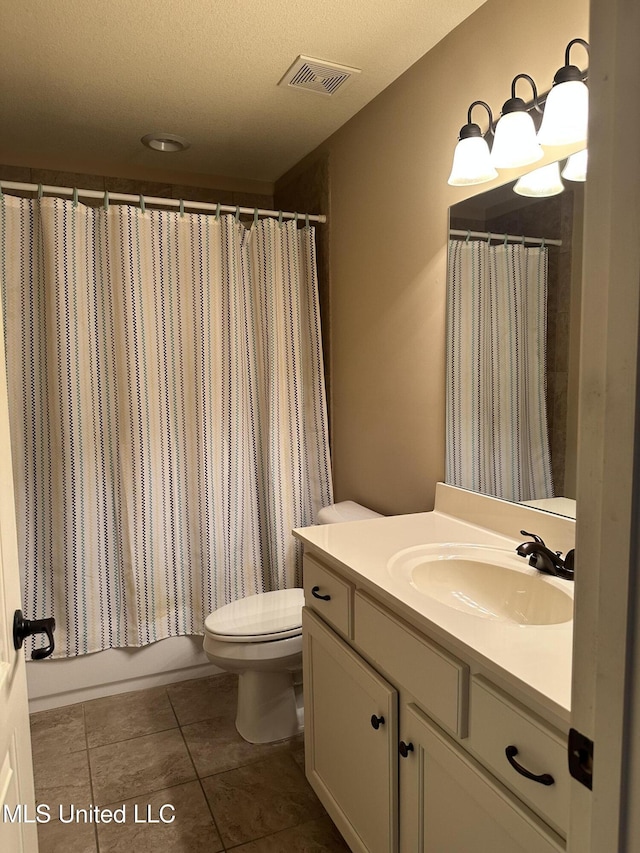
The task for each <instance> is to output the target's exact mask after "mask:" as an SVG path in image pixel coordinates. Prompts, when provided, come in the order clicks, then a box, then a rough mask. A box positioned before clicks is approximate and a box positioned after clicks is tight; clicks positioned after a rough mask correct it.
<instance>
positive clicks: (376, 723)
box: [371, 714, 384, 731]
mask: <svg viewBox="0 0 640 853" xmlns="http://www.w3.org/2000/svg"><path fill="white" fill-rule="evenodd" d="M371 725H372V726H373V728H374V729H375V730H376V731H377V730H378V729H379V728H380V726H384V717H376V715H375V714H372V715H371Z"/></svg>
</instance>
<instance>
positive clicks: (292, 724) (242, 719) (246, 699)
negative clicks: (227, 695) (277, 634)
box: [236, 670, 303, 743]
mask: <svg viewBox="0 0 640 853" xmlns="http://www.w3.org/2000/svg"><path fill="white" fill-rule="evenodd" d="M294 674H295V673H293V672H290V671H288V670H285V671H283V672H273V671H271V672H260V671H257V670H246V671H244V672H241V673H240V674H239V676H238V710H237V713H236V729H237V730H238V734H239V735H240V737H242V738H244V739H245V740H246V741H248V742H249V743H270V742H271V741H275V740H284V739H285V738H289V737H293V736H294V735H296V734H298V732H300V731H302V727H303V726H302V719H301V718H302V713H301V711H302V707H301V702H300V696H296V693H299V692H300V690H299V687H298V689H297V690H296V687H295V686H294Z"/></svg>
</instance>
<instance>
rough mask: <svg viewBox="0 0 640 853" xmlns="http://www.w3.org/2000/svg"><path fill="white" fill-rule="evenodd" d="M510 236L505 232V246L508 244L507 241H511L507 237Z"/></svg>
mask: <svg viewBox="0 0 640 853" xmlns="http://www.w3.org/2000/svg"><path fill="white" fill-rule="evenodd" d="M508 237H509V235H508V234H505V235H504V245H505V246H506V245H507V243H508V242H509V241H508V239H507V238H508Z"/></svg>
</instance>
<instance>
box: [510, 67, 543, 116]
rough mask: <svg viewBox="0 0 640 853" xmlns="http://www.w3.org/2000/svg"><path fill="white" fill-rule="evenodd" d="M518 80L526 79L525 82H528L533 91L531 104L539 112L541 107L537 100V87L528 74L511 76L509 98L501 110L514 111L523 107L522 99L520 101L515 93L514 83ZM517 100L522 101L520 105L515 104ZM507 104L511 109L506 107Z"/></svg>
mask: <svg viewBox="0 0 640 853" xmlns="http://www.w3.org/2000/svg"><path fill="white" fill-rule="evenodd" d="M518 80H527V82H528V83H529V84H530V86H531V89H532V91H533V101H532V106H533V108H534V109H535V110H537V111H538V112H539V113H541V112H542V107H541V106H540V103H539V102H538V87H537V86H536V84H535V80H534V79H533V77H530V76H529V75H528V74H516V76H515V77H514V78H513V80H512V81H511V100H510V101H507V103H506V104H505V105H504V107H503V108H502V112H503V113H504V112H514V111H515V110H517V109H522V108H523V107H524V101H522V99H521V98H518V97H517V95H516V84H517V82H518ZM518 101H520V102H521V103H522V106H520V105H519V104H518V105H517V102H518ZM507 104H509V105H511V109H509V108H508V107H507Z"/></svg>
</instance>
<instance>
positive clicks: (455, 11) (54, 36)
mask: <svg viewBox="0 0 640 853" xmlns="http://www.w3.org/2000/svg"><path fill="white" fill-rule="evenodd" d="M482 2H484V0H315V2H308V1H307V0H297V1H296V0H243V2H238V0H235V2H234V0H226V2H221V0H145V2H143V1H142V0H100V2H98V0H4V2H3V3H2V10H1V12H0V19H1V23H2V50H1V51H0V80H1V81H2V86H1V87H0V115H1V116H2V120H1V121H2V125H1V126H2V130H1V131H0V162H3V163H9V164H12V165H29V166H40V167H46V168H57V169H70V170H73V171H83V172H95V173H99V174H113V175H122V176H128V175H131V176H133V175H135V174H136V173H141V172H147V173H149V172H150V171H153V170H154V169H160V170H164V169H170V170H171V171H172V172H173V173H182V174H183V175H184V177H185V182H186V183H189V182H191V183H193V179H194V178H195V176H196V175H197V176H199V177H200V176H202V175H218V176H220V175H221V176H227V177H230V178H231V177H241V178H244V179H252V180H256V181H273V180H275V179H276V178H278V177H279V176H280V175H281V174H283V173H284V172H285V171H286V170H287V169H289V168H290V167H291V166H292V165H294V164H295V163H296V162H298V161H299V160H300V159H301V158H302V157H303V156H304V155H305V154H307V153H308V152H309V151H311V150H313V148H315V147H316V145H318V144H319V143H320V142H322V141H323V140H324V139H326V138H327V137H328V136H329V135H330V134H331V133H333V132H334V131H335V130H336V129H337V128H339V127H340V126H341V125H342V124H344V123H345V122H346V121H347V120H348V119H349V118H350V117H351V116H353V115H354V114H355V113H356V112H358V110H360V109H361V108H362V107H363V106H364V105H365V104H366V103H368V102H369V101H370V100H372V99H373V98H374V97H375V96H376V95H377V94H378V93H379V92H381V91H382V90H383V89H384V88H385V87H386V86H388V85H389V84H390V83H391V82H392V81H393V80H395V79H396V78H397V77H398V76H399V75H400V74H402V72H403V71H405V70H406V69H407V68H408V67H409V66H410V65H412V64H413V63H414V62H416V60H418V59H419V58H420V57H421V56H422V55H423V54H425V53H426V52H427V51H428V50H429V49H430V48H431V47H433V45H435V44H436V43H437V42H438V41H439V40H440V39H442V38H443V37H444V36H445V35H446V34H447V33H448V32H449V31H450V30H451V29H453V28H454V27H455V26H456V25H457V24H458V23H460V22H461V21H462V20H463V19H464V18H466V17H467V16H468V15H469V14H471V13H472V12H473V11H474V10H475V9H476V8H478V7H479V6H480V5H482ZM299 54H306V55H307V56H311V57H316V58H320V59H324V60H328V61H330V62H337V63H340V64H343V65H349V66H355V67H357V68H361V69H362V73H361V74H359V75H357V77H356V79H355V81H354V82H353V83H351V84H350V85H349V86H348V87H346V88H345V89H344V91H342V92H339V93H338V94H336V95H335V96H332V97H326V96H322V95H315V94H312V93H310V92H306V91H295V90H290V89H287V88H284V87H279V86H278V85H277V83H278V81H279V80H280V78H281V77H282V75H283V74H284V72H285V71H286V70H287V68H288V67H289V65H290V64H291V63H292V62H293V60H294V59H295V58H296V57H297V56H298V55H299ZM152 131H165V132H171V133H177V134H180V135H182V136H185V137H187V138H188V139H189V140H190V142H191V148H189V149H188V150H187V151H185V152H181V153H178V154H161V153H158V152H154V151H149V150H147V149H145V148H143V146H142V145H141V143H140V137H142V136H144V135H145V134H146V133H150V132H152ZM189 177H191V178H192V180H191V181H189Z"/></svg>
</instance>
